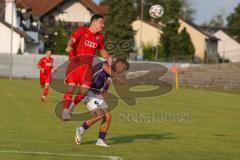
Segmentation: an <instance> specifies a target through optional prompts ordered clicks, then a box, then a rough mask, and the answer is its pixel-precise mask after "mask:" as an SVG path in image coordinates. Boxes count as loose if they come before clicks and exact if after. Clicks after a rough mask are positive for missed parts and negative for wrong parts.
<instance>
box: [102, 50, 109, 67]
mask: <svg viewBox="0 0 240 160" xmlns="http://www.w3.org/2000/svg"><path fill="white" fill-rule="evenodd" d="M100 55H101V56H102V57H103V58H104V59H106V60H107V61H108V64H109V65H110V66H111V65H112V56H111V55H110V54H108V53H107V51H106V50H105V49H103V50H100Z"/></svg>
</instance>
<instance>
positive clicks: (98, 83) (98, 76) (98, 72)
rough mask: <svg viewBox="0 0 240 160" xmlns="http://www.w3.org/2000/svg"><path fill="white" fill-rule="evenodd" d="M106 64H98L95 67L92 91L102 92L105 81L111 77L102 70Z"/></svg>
mask: <svg viewBox="0 0 240 160" xmlns="http://www.w3.org/2000/svg"><path fill="white" fill-rule="evenodd" d="M105 63H107V61H104V62H100V63H97V64H96V65H95V66H94V67H93V79H92V80H93V83H92V89H94V90H101V89H102V88H103V87H104V84H105V81H106V80H107V79H108V78H109V77H110V75H109V74H108V73H107V72H105V71H104V70H103V69H102V67H103V64H105Z"/></svg>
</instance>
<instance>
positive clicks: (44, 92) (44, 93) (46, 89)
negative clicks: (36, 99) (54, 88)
mask: <svg viewBox="0 0 240 160" xmlns="http://www.w3.org/2000/svg"><path fill="white" fill-rule="evenodd" d="M47 94H48V88H44V89H43V96H44V97H46V96H47Z"/></svg>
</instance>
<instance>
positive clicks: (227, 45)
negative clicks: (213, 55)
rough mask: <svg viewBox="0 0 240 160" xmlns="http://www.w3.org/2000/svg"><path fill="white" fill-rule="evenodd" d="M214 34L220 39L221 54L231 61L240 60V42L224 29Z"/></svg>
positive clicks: (219, 48)
mask: <svg viewBox="0 0 240 160" xmlns="http://www.w3.org/2000/svg"><path fill="white" fill-rule="evenodd" d="M214 35H215V37H217V38H218V39H219V41H218V54H219V56H220V57H222V58H223V59H226V60H229V61H230V62H240V44H239V43H238V42H237V41H236V40H235V39H234V38H232V37H231V36H229V35H228V34H227V33H226V32H224V31H223V30H219V31H217V32H216V33H215V34H214Z"/></svg>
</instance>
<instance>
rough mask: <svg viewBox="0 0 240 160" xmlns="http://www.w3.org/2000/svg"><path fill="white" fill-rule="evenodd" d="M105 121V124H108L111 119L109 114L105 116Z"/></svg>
mask: <svg viewBox="0 0 240 160" xmlns="http://www.w3.org/2000/svg"><path fill="white" fill-rule="evenodd" d="M105 119H106V121H107V122H110V121H111V119H112V116H111V114H110V113H108V114H105Z"/></svg>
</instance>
